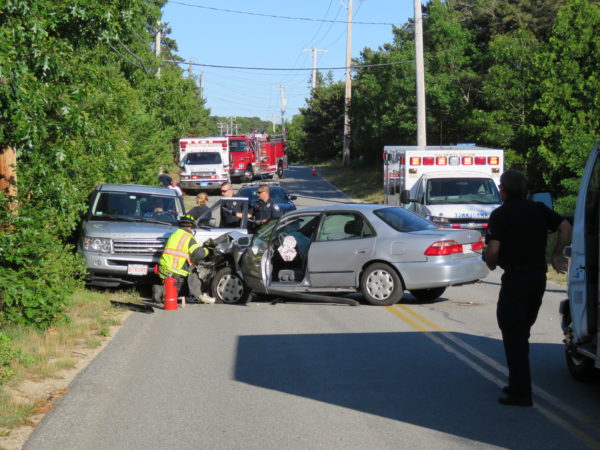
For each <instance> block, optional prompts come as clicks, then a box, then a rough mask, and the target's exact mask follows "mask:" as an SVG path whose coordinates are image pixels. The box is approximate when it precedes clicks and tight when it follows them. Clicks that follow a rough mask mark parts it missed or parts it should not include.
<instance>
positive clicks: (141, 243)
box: [113, 238, 165, 255]
mask: <svg viewBox="0 0 600 450" xmlns="http://www.w3.org/2000/svg"><path fill="white" fill-rule="evenodd" d="M164 246H165V239H164V238H159V239H118V240H117V239H115V240H113V250H114V253H116V254H125V255H127V254H136V255H138V254H143V255H160V254H161V252H162V250H163V247H164Z"/></svg>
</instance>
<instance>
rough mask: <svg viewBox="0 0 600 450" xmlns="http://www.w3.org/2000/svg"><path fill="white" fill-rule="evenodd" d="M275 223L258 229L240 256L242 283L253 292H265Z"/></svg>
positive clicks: (273, 221) (271, 222)
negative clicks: (270, 244) (270, 243)
mask: <svg viewBox="0 0 600 450" xmlns="http://www.w3.org/2000/svg"><path fill="white" fill-rule="evenodd" d="M276 224H277V221H275V220H272V221H270V222H267V223H265V224H264V225H263V226H261V227H259V228H258V230H256V232H255V233H254V235H253V236H252V240H251V241H250V245H249V246H248V248H247V249H246V250H245V251H244V253H243V254H242V258H241V260H240V269H241V271H242V275H243V277H244V283H245V284H246V285H247V286H248V287H249V288H250V289H251V290H252V291H255V292H259V293H263V294H264V293H266V292H267V285H268V283H267V279H268V278H267V272H268V266H269V264H268V261H269V258H268V255H269V241H270V239H271V234H272V232H273V228H274V227H275V225H276Z"/></svg>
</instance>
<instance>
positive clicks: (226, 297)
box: [211, 267, 250, 304]
mask: <svg viewBox="0 0 600 450" xmlns="http://www.w3.org/2000/svg"><path fill="white" fill-rule="evenodd" d="M211 290H212V296H213V297H214V298H215V299H216V302H217V303H227V304H235V303H243V302H245V301H246V300H248V295H249V294H250V289H248V287H247V286H246V285H245V284H244V282H243V281H242V279H241V278H240V277H238V276H237V274H235V273H234V272H233V271H232V270H231V267H223V268H222V269H220V270H219V271H218V272H217V273H216V275H215V277H214V278H213V280H212V283H211Z"/></svg>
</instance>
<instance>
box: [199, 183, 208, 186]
mask: <svg viewBox="0 0 600 450" xmlns="http://www.w3.org/2000/svg"><path fill="white" fill-rule="evenodd" d="M200 186H202V187H206V186H208V183H206V182H202V183H200Z"/></svg>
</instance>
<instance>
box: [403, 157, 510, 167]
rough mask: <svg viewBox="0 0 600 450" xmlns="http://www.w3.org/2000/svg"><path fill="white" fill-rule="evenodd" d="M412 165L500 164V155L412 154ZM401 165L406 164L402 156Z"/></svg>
mask: <svg viewBox="0 0 600 450" xmlns="http://www.w3.org/2000/svg"><path fill="white" fill-rule="evenodd" d="M409 164H410V165H411V166H420V165H423V166H446V165H448V166H460V165H463V166H472V165H476V166H485V165H489V166H497V165H499V164H500V158H499V157H498V156H488V157H485V156H462V157H461V156H450V157H446V156H436V157H434V156H423V157H420V156H411V157H410V158H409ZM400 165H404V158H400Z"/></svg>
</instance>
